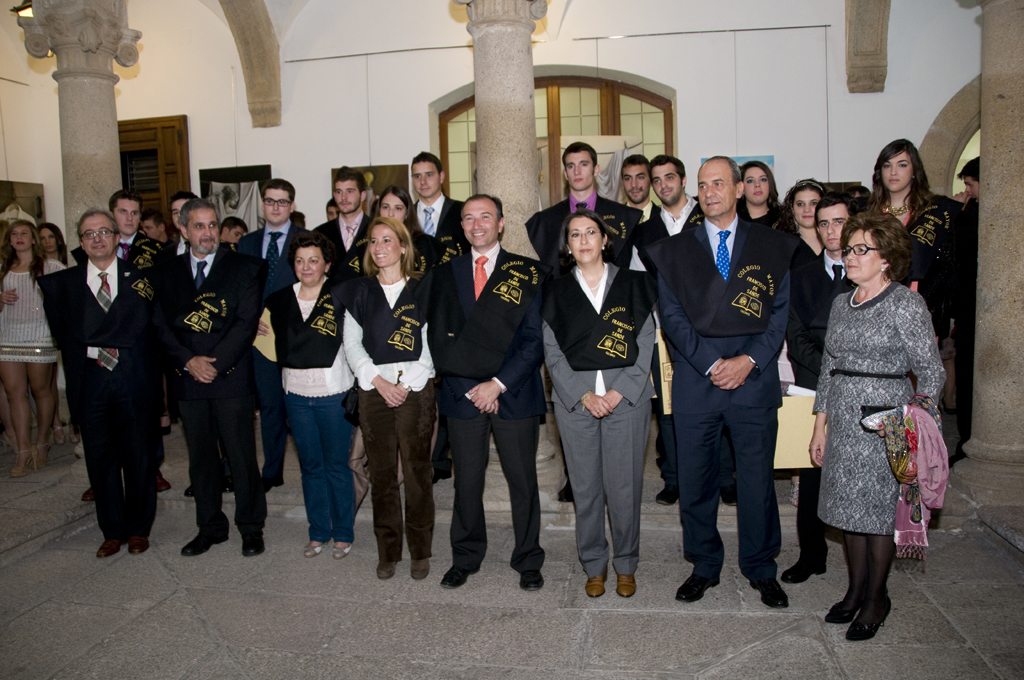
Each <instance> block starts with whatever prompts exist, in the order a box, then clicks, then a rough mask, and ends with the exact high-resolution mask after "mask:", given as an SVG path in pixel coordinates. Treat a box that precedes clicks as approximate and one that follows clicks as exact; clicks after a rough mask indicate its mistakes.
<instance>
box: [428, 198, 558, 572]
mask: <svg viewBox="0 0 1024 680" xmlns="http://www.w3.org/2000/svg"><path fill="white" fill-rule="evenodd" d="M462 226H463V229H464V230H465V233H466V238H467V240H468V241H469V243H470V245H471V249H470V252H469V253H467V254H465V255H463V256H461V257H457V258H455V259H454V260H452V261H451V262H449V263H447V264H444V265H441V266H439V267H435V268H434V269H431V270H430V271H429V272H428V273H427V275H426V276H425V277H424V278H423V281H422V282H421V283H420V284H419V286H417V289H416V296H417V298H418V299H419V301H420V303H421V304H422V305H423V307H424V309H426V310H427V316H428V321H429V338H428V340H429V342H430V352H431V355H432V356H433V358H434V366H435V368H436V370H437V374H438V375H440V376H442V377H443V380H442V384H441V398H440V400H439V402H438V407H439V410H440V413H441V415H444V416H447V417H448V434H449V438H450V441H451V447H452V458H453V460H454V462H455V506H454V508H453V511H452V526H451V542H452V561H453V562H454V564H453V565H452V567H451V569H449V570H448V572H447V573H446V574H445V575H444V578H443V579H442V580H441V586H442V587H445V588H458V587H459V586H461V585H462V584H463V583H465V582H466V577H467V576H469V575H470V574H473V573H475V572H476V571H477V570H479V569H480V563H481V562H482V561H483V559H484V554H485V553H486V551H487V526H486V523H485V520H484V505H483V495H484V480H485V477H486V472H487V462H488V451H489V449H490V437H491V432H492V431H493V432H494V438H495V441H496V442H497V445H498V456H499V457H500V458H501V467H502V470H503V471H504V473H505V479H506V480H507V481H508V487H509V495H510V499H511V502H512V526H513V529H514V532H515V548H514V549H513V551H512V561H511V565H512V568H513V569H515V570H516V571H518V572H519V574H520V577H519V586H520V587H521V588H522V589H523V590H539V589H540V588H542V587H543V585H544V578H543V577H542V576H541V573H540V570H541V567H542V566H543V565H544V550H543V549H542V548H541V547H540V542H539V537H540V496H539V493H538V490H537V467H536V456H537V443H538V439H539V436H540V416H541V415H542V414H543V413H544V412H545V411H546V410H547V405H546V403H545V401H544V388H543V385H542V383H541V378H540V363H541V360H542V359H543V357H544V346H543V345H544V336H543V332H542V330H541V316H540V309H541V286H542V285H543V283H544V280H545V279H546V278H547V276H548V268H547V267H545V266H544V265H543V264H541V263H540V262H537V261H536V260H531V259H529V258H525V257H521V256H519V255H513V254H512V253H509V252H507V251H505V250H502V248H501V245H500V244H499V243H498V236H499V235H500V234H501V232H502V230H503V229H504V227H505V219H504V217H503V216H502V210H501V201H500V200H498V199H497V198H493V197H491V196H486V195H477V196H472V197H470V198H469V199H468V200H467V201H466V204H465V205H464V206H463V209H462Z"/></svg>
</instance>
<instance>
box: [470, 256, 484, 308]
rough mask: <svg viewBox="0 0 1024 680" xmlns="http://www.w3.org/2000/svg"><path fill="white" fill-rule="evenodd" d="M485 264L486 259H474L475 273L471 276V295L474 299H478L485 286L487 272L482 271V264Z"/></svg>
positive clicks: (481, 257) (482, 257)
mask: <svg viewBox="0 0 1024 680" xmlns="http://www.w3.org/2000/svg"><path fill="white" fill-rule="evenodd" d="M485 262H487V258H486V257H484V256H483V255H481V256H480V257H478V258H476V272H474V274H473V294H474V295H475V297H476V299H477V300H479V299H480V293H482V292H483V290H484V286H486V285H487V270H485V269H484V263H485Z"/></svg>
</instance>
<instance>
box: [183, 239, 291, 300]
mask: <svg viewBox="0 0 1024 680" xmlns="http://www.w3.org/2000/svg"><path fill="white" fill-rule="evenodd" d="M265 231H266V227H264V228H263V229H257V230H256V231H254V232H251V233H249V234H246V235H245V236H243V237H242V238H240V239H238V246H237V248H231V244H222V247H223V246H227V247H229V248H231V250H237V251H238V252H240V253H242V254H243V255H248V256H249V257H255V258H257V259H260V260H262V259H263V234H264V232H265ZM299 231H305V229H301V228H299V227H297V226H295V224H292V226H291V228H290V229H289V230H288V235H287V236H285V238H284V243H279V244H278V248H280V250H281V256H280V257H279V258H278V260H277V268H276V269H274V280H273V281H267V282H266V285H265V286H264V288H263V297H262V299H263V300H264V301H265V300H266V299H267V298H268V297H270V296H271V294H273V293H276V292H277V291H279V290H281V289H282V288H287V287H288V286H291V285H294V284H295V283H297V282H298V279H297V278H296V277H295V268H294V267H292V263H291V262H290V261H289V260H288V248H289V247H290V246H291V244H292V237H294V236H295V234H296V233H297V232H299ZM185 254H186V255H187V254H188V251H187V250H186V251H185ZM214 264H216V262H215V263H214Z"/></svg>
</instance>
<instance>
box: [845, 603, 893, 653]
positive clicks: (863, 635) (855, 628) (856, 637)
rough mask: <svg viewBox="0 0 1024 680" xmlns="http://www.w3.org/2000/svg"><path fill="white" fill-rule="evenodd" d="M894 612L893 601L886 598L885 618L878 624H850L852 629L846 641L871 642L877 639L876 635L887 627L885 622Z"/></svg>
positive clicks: (848, 631)
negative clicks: (891, 612) (882, 628)
mask: <svg viewBox="0 0 1024 680" xmlns="http://www.w3.org/2000/svg"><path fill="white" fill-rule="evenodd" d="M890 611H892V600H890V599H889V597H888V596H886V598H885V616H883V617H882V620H881V621H879V622H878V623H858V622H857V621H854V622H853V623H851V624H850V627H849V628H848V629H847V631H846V639H847V640H853V641H854V642H860V641H861V640H870V639H871V638H873V637H875V633H877V632H878V629H879V628H881V627H882V626H884V625H885V620H886V619H887V618H889V612H890Z"/></svg>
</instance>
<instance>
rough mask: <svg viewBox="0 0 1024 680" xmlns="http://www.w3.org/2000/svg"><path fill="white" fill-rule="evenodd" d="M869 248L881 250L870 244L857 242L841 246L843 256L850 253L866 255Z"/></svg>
mask: <svg viewBox="0 0 1024 680" xmlns="http://www.w3.org/2000/svg"><path fill="white" fill-rule="evenodd" d="M869 250H881V248H872V247H871V246H868V245H864V244H863V243H858V244H857V245H855V246H846V247H845V248H843V257H846V256H847V255H849V254H850V253H853V254H854V255H867V254H868V251H869Z"/></svg>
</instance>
